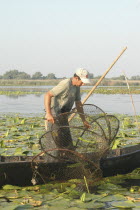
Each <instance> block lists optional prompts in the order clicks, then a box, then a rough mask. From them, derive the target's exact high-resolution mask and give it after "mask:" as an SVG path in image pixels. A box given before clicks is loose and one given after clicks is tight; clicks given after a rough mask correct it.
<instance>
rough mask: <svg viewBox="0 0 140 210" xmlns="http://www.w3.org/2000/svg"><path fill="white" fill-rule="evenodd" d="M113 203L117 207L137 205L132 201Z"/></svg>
mask: <svg viewBox="0 0 140 210" xmlns="http://www.w3.org/2000/svg"><path fill="white" fill-rule="evenodd" d="M111 205H112V206H114V207H117V208H134V207H135V206H136V205H135V204H134V203H133V202H132V201H123V202H112V203H111Z"/></svg>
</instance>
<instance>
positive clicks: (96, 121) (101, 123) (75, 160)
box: [33, 104, 119, 180]
mask: <svg viewBox="0 0 140 210" xmlns="http://www.w3.org/2000/svg"><path fill="white" fill-rule="evenodd" d="M82 110H83V112H77V110H76V108H75V109H73V111H72V112H69V113H63V114H60V115H58V116H57V117H56V119H55V123H54V124H50V123H48V130H47V131H46V132H45V133H44V134H43V135H42V136H41V137H40V140H39V143H40V146H41V150H42V152H41V155H45V156H46V160H45V162H46V163H47V164H48V163H57V165H58V164H59V166H60V164H61V166H62V167H59V169H60V168H61V170H60V171H61V173H60V171H59V174H58V170H57V172H56V174H55V178H58V179H72V178H83V177H86V178H92V179H93V178H94V179H96V178H97V177H100V176H101V175H102V172H101V170H100V159H101V158H103V157H105V156H107V154H108V151H109V148H110V145H111V143H112V141H113V140H114V139H115V137H116V135H117V132H118V129H119V120H118V119H117V118H116V117H115V116H114V115H108V114H106V113H105V112H104V111H103V110H102V109H100V108H99V107H97V106H95V105H93V104H85V105H83V106H82ZM83 113H84V114H83ZM81 118H82V119H85V120H86V121H87V122H88V125H89V127H88V128H87V127H85V126H84V125H83V122H82V120H81ZM44 164H45V163H44ZM33 166H34V167H33V168H34V169H36V170H37V172H38V173H39V174H40V175H41V176H42V175H43V180H45V179H49V177H51V176H52V175H51V172H50V174H49V175H48V171H49V170H48V169H47V170H46V172H45V171H44V169H41V168H39V167H36V166H37V161H36V157H35V158H34V160H33ZM36 170H35V171H36Z"/></svg>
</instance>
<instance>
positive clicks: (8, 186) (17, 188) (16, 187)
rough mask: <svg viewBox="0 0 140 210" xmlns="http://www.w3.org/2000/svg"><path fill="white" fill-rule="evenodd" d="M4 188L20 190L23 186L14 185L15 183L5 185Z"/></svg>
mask: <svg viewBox="0 0 140 210" xmlns="http://www.w3.org/2000/svg"><path fill="white" fill-rule="evenodd" d="M2 188H3V190H20V189H21V187H19V186H14V185H8V184H7V185H4V186H3V187H2Z"/></svg>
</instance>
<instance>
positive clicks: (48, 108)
mask: <svg viewBox="0 0 140 210" xmlns="http://www.w3.org/2000/svg"><path fill="white" fill-rule="evenodd" d="M52 97H53V94H52V93H51V92H50V91H49V92H47V93H46V94H45V96H44V106H45V110H46V115H45V118H46V119H47V121H49V122H51V123H54V118H53V116H52V113H51V100H52Z"/></svg>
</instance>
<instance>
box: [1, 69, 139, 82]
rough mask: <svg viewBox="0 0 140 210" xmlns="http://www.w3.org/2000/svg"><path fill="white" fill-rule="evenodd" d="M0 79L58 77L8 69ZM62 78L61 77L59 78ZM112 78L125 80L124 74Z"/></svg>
mask: <svg viewBox="0 0 140 210" xmlns="http://www.w3.org/2000/svg"><path fill="white" fill-rule="evenodd" d="M100 77H101V76H96V77H94V75H93V74H92V73H90V74H89V78H90V79H98V78H100ZM0 79H17V80H46V79H60V78H57V77H56V76H55V74H54V73H49V74H48V75H46V76H44V75H42V73H41V72H39V71H38V72H35V73H34V74H33V75H32V76H31V75H30V74H27V73H25V72H20V71H18V70H10V71H7V72H6V73H4V74H3V75H0ZM61 79H62V78H61ZM110 79H112V80H125V76H124V75H120V76H119V77H112V78H110ZM130 80H140V76H139V75H136V76H132V77H131V78H130Z"/></svg>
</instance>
